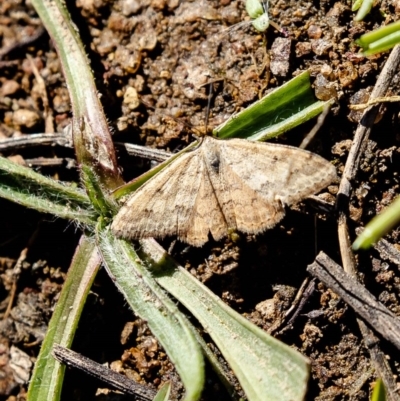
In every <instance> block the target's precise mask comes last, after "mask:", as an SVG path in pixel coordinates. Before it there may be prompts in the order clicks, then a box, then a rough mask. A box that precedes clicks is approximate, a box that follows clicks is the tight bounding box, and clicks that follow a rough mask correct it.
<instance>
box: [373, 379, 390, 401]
mask: <svg viewBox="0 0 400 401" xmlns="http://www.w3.org/2000/svg"><path fill="white" fill-rule="evenodd" d="M386 400H387V398H386V389H385V385H384V384H383V381H382V379H378V380H377V381H376V382H375V386H374V391H373V392H372V397H371V401H386Z"/></svg>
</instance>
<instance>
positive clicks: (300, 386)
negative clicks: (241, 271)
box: [141, 240, 309, 401]
mask: <svg viewBox="0 0 400 401" xmlns="http://www.w3.org/2000/svg"><path fill="white" fill-rule="evenodd" d="M141 244H142V247H143V251H144V252H145V253H146V254H147V255H149V258H151V264H152V267H153V269H152V273H153V275H154V277H155V278H156V280H157V282H158V283H159V284H160V285H161V286H162V287H164V288H165V289H166V290H167V291H168V292H169V293H171V294H172V295H173V296H174V297H175V298H176V299H177V300H179V301H180V302H181V303H182V304H183V305H184V306H185V307H186V308H187V309H188V310H190V312H191V313H193V315H194V316H195V317H196V318H197V319H198V320H199V321H200V323H201V324H202V326H203V327H204V329H205V330H206V331H207V332H208V334H209V335H210V336H211V338H212V339H213V341H214V342H215V344H216V345H217V346H218V348H219V349H220V351H221V353H222V355H223V356H224V358H225V359H226V361H227V362H228V363H229V366H230V367H231V368H232V370H233V372H234V373H235V375H236V377H237V378H238V380H239V382H240V384H241V386H242V388H243V390H244V392H245V393H246V395H247V397H248V399H249V401H268V400H271V401H276V400H280V401H285V400H287V401H289V400H290V401H300V400H303V398H304V396H305V393H306V390H307V380H308V376H309V362H308V360H307V359H306V358H305V357H304V356H303V355H301V354H300V353H299V352H297V351H295V350H294V349H292V348H290V347H289V346H287V345H285V344H284V343H282V342H280V341H278V340H276V339H275V338H273V337H272V336H269V335H268V334H267V333H266V332H265V331H263V330H261V329H260V328H258V327H257V326H255V325H254V324H252V323H250V322H249V321H248V320H246V319H245V318H244V317H243V316H241V315H239V314H238V313H237V312H235V311H234V310H233V309H231V308H229V307H228V306H227V305H226V304H224V303H223V302H222V301H221V300H220V299H219V298H218V297H217V296H216V295H215V294H214V293H213V292H211V291H210V290H209V289H208V288H207V287H205V286H204V285H202V284H201V283H200V282H199V281H198V280H196V279H195V278H194V277H193V276H192V275H191V274H190V273H188V272H187V271H186V270H185V269H183V268H181V267H180V266H177V265H176V264H175V262H174V261H173V260H172V259H171V258H170V257H169V255H168V254H167V253H166V252H165V251H164V250H163V249H162V248H161V247H160V246H159V245H158V244H157V243H156V242H155V241H154V240H143V241H141Z"/></svg>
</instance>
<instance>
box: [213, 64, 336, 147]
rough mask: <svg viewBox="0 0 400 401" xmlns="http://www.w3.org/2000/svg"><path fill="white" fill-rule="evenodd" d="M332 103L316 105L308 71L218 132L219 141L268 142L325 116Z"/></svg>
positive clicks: (237, 115) (319, 102)
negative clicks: (324, 111)
mask: <svg viewBox="0 0 400 401" xmlns="http://www.w3.org/2000/svg"><path fill="white" fill-rule="evenodd" d="M328 103H329V102H321V101H317V102H316V101H315V97H314V93H313V91H312V89H311V85H310V74H309V73H308V72H307V71H305V72H303V73H301V74H299V75H298V76H297V77H295V78H293V79H291V80H290V81H289V82H287V83H286V84H284V85H282V86H280V87H279V88H277V89H275V90H273V91H272V92H270V93H268V94H267V95H265V96H264V97H263V98H262V99H261V100H258V101H257V102H255V103H253V104H252V105H251V106H249V107H247V108H246V109H245V110H243V111H241V112H240V113H238V114H235V115H233V116H231V117H230V118H229V119H228V120H227V121H225V122H224V123H223V124H221V125H220V126H219V127H217V128H215V129H214V132H213V133H214V135H215V136H218V137H219V138H223V139H226V138H233V137H235V138H247V139H251V140H258V141H260V140H261V141H264V140H267V139H270V138H273V137H276V136H278V135H281V134H282V133H284V132H286V131H288V130H290V129H292V128H294V127H296V126H297V125H299V124H302V123H303V122H305V121H308V120H309V119H311V118H313V117H315V116H316V115H318V114H319V113H321V112H322V111H323V109H324V107H326V105H327V104H328Z"/></svg>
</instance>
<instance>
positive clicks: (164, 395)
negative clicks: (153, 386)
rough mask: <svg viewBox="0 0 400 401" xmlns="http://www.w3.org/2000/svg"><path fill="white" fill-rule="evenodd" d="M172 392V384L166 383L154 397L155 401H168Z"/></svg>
mask: <svg viewBox="0 0 400 401" xmlns="http://www.w3.org/2000/svg"><path fill="white" fill-rule="evenodd" d="M170 392H171V382H166V383H165V384H164V385H163V386H162V387H161V388H160V390H158V393H157V394H156V396H155V397H154V399H153V401H168V398H169V394H170Z"/></svg>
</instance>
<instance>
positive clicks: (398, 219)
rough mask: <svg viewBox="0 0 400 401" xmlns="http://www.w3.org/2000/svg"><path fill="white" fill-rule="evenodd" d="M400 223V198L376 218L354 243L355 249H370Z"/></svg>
mask: <svg viewBox="0 0 400 401" xmlns="http://www.w3.org/2000/svg"><path fill="white" fill-rule="evenodd" d="M399 223H400V197H398V198H397V199H396V200H395V201H394V202H393V203H392V204H391V205H390V206H388V207H387V208H386V209H385V210H384V211H383V212H382V213H381V214H378V215H377V216H375V217H374V218H373V219H372V220H371V221H370V222H369V223H368V224H367V225H366V227H365V228H364V230H363V232H362V233H361V234H360V235H359V236H358V238H357V239H356V240H355V241H354V243H353V249H354V250H356V251H357V250H359V249H368V248H369V247H370V246H371V245H372V244H375V243H376V242H377V241H379V239H381V238H382V237H383V236H384V235H385V234H387V233H388V232H389V231H390V230H391V229H392V228H394V227H396V226H397V225H398V224H399Z"/></svg>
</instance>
